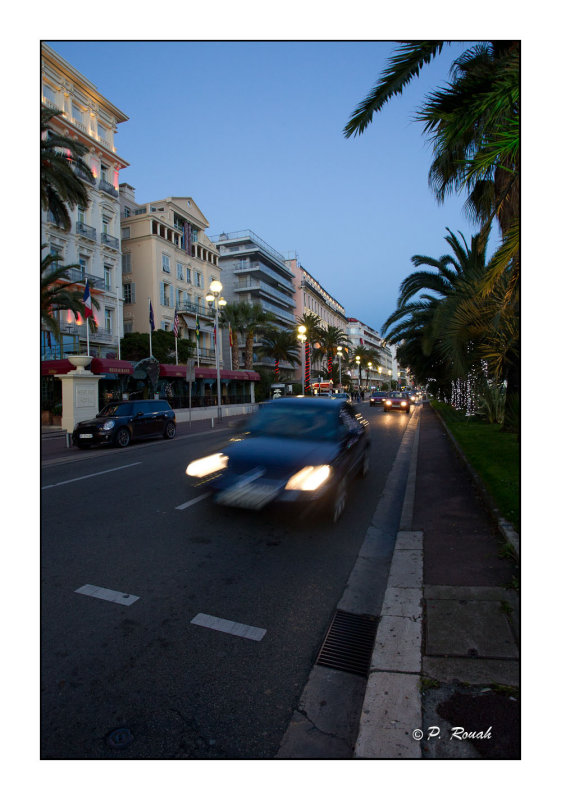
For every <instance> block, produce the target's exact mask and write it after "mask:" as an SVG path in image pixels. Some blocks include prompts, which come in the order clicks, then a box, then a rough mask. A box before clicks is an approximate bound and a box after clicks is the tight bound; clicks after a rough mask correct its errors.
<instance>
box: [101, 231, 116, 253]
mask: <svg viewBox="0 0 561 800" xmlns="http://www.w3.org/2000/svg"><path fill="white" fill-rule="evenodd" d="M101 244H106V245H107V246H108V247H112V248H113V250H119V249H120V245H119V240H118V239H117V238H116V237H115V236H110V235H109V234H108V233H102V234H101Z"/></svg>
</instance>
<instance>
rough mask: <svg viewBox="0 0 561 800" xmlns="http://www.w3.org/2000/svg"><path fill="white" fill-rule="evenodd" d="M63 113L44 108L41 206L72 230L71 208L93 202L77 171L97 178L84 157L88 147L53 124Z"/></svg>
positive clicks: (57, 222) (42, 109)
mask: <svg viewBox="0 0 561 800" xmlns="http://www.w3.org/2000/svg"><path fill="white" fill-rule="evenodd" d="M60 114H62V111H58V110H57V111H55V110H53V109H50V108H44V107H41V152H40V161H41V206H42V208H43V209H44V210H48V211H50V212H51V213H52V215H53V217H54V220H55V223H56V224H57V225H61V226H62V227H63V228H64V229H65V230H69V229H70V216H69V214H68V208H70V209H73V208H74V207H75V206H81V207H82V208H87V207H88V205H89V202H90V200H89V195H88V189H87V187H86V185H85V184H84V182H83V181H82V180H80V178H79V177H78V176H77V175H76V172H75V170H79V171H80V172H81V173H82V174H83V175H84V176H85V178H86V179H87V180H90V181H91V182H92V183H93V182H94V180H95V179H94V176H93V174H92V171H91V170H90V168H89V167H88V165H87V164H86V162H85V161H84V160H83V158H82V156H84V155H85V154H86V153H87V152H88V148H87V147H86V146H85V145H83V144H80V142H77V141H76V140H75V139H71V138H70V137H68V136H63V135H62V134H60V133H57V132H56V131H54V130H53V128H52V127H51V126H50V124H49V123H50V121H51V120H52V119H53V117H57V116H59V115H60Z"/></svg>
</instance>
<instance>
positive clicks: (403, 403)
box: [384, 392, 411, 414]
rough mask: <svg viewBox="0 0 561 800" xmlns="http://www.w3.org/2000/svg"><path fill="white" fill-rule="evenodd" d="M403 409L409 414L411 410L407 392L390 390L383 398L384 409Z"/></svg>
mask: <svg viewBox="0 0 561 800" xmlns="http://www.w3.org/2000/svg"><path fill="white" fill-rule="evenodd" d="M392 410H396V411H405V412H406V413H407V414H409V412H410V410H411V398H410V397H409V392H390V393H389V394H388V396H387V397H386V399H385V400H384V411H392Z"/></svg>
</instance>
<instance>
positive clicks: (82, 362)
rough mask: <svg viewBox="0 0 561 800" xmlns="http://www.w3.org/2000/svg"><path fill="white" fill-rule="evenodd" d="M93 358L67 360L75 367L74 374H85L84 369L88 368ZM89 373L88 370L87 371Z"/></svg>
mask: <svg viewBox="0 0 561 800" xmlns="http://www.w3.org/2000/svg"><path fill="white" fill-rule="evenodd" d="M92 358H93V356H68V360H69V361H70V363H71V364H72V366H73V367H75V370H73V371H74V372H85V371H86V370H85V369H84V367H88V366H89V365H90V363H91V360H92ZM88 372H89V370H88Z"/></svg>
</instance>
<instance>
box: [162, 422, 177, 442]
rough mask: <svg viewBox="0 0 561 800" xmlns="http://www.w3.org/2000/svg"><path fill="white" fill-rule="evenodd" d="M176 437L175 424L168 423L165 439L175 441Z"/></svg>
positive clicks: (165, 429)
mask: <svg viewBox="0 0 561 800" xmlns="http://www.w3.org/2000/svg"><path fill="white" fill-rule="evenodd" d="M174 437H175V422H168V423H167V424H166V426H165V428H164V439H173V438H174Z"/></svg>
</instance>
